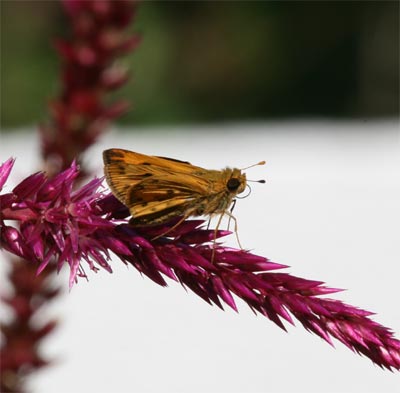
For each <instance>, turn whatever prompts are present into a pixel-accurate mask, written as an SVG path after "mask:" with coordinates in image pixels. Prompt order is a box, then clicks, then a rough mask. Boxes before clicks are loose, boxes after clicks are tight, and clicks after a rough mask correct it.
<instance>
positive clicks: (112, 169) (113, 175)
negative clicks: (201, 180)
mask: <svg viewBox="0 0 400 393" xmlns="http://www.w3.org/2000/svg"><path fill="white" fill-rule="evenodd" d="M103 160H104V173H105V175H106V179H107V183H108V185H109V186H110V188H111V190H112V191H113V193H114V194H115V195H116V197H117V198H118V199H119V200H120V201H121V202H122V203H124V204H126V205H127V206H129V204H128V203H127V200H126V198H127V194H128V191H129V189H130V188H131V187H134V186H135V185H136V184H138V183H140V182H141V181H142V180H144V179H146V178H148V177H150V176H165V175H169V174H171V173H180V174H182V175H189V174H194V173H196V174H201V173H204V172H207V171H206V170H205V169H203V168H200V167H196V166H194V165H191V164H190V163H188V162H184V161H179V160H175V159H171V158H164V157H155V156H147V155H145V154H140V153H135V152H132V151H129V150H123V149H109V150H105V151H104V152H103Z"/></svg>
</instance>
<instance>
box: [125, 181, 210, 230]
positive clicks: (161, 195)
mask: <svg viewBox="0 0 400 393" xmlns="http://www.w3.org/2000/svg"><path fill="white" fill-rule="evenodd" d="M205 186H206V182H205V181H204V180H203V179H201V178H198V177H196V176H193V175H186V176H185V177H184V179H182V176H181V175H177V174H170V175H166V176H153V177H149V178H147V179H144V180H142V181H141V182H139V183H138V184H136V185H134V186H132V187H131V188H130V189H129V191H128V195H127V200H126V202H127V205H128V206H129V210H130V212H131V214H132V219H131V223H132V224H136V225H151V224H160V223H164V222H166V221H168V220H170V219H171V218H173V217H178V216H182V215H183V216H190V215H193V214H195V212H196V211H197V210H198V208H199V207H200V206H201V205H202V203H203V201H204V198H205V196H206V194H205V190H204V187H205Z"/></svg>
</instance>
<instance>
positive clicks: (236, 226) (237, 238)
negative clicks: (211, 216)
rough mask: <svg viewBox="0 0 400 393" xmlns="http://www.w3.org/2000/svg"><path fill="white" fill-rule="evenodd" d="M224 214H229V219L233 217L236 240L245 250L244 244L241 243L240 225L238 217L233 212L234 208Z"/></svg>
mask: <svg viewBox="0 0 400 393" xmlns="http://www.w3.org/2000/svg"><path fill="white" fill-rule="evenodd" d="M224 214H226V215H228V216H229V219H232V220H233V221H234V223H235V235H236V240H237V242H238V244H239V247H240V248H241V249H242V250H243V247H242V245H241V243H240V240H239V234H238V225H237V219H236V217H235V216H234V215H233V214H232V210H231V211H226V212H225V213H224Z"/></svg>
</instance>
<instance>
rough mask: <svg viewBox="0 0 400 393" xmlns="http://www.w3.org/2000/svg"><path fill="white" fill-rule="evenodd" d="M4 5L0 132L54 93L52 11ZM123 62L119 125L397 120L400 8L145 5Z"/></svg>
mask: <svg viewBox="0 0 400 393" xmlns="http://www.w3.org/2000/svg"><path fill="white" fill-rule="evenodd" d="M0 4H1V126H2V127H3V128H9V127H16V126H22V125H26V124H35V123H38V122H40V121H42V120H43V119H45V116H46V111H47V108H46V102H47V101H48V100H49V99H50V98H51V97H52V96H54V95H56V94H57V89H58V80H57V78H58V73H59V70H58V58H57V55H56V52H55V51H54V50H53V47H52V42H53V40H54V39H55V38H57V37H62V36H64V37H65V36H67V31H68V26H67V19H66V17H65V16H64V14H63V11H62V9H61V7H60V4H59V2H58V1H40V0H37V1H11V0H10V1H7V0H2V1H1V2H0ZM132 30H133V31H136V32H138V33H140V34H141V35H142V37H143V40H142V43H141V44H140V46H139V48H138V49H137V50H136V51H135V52H134V53H133V54H132V55H130V56H129V57H126V58H124V59H123V60H122V61H123V62H124V63H126V64H127V65H128V66H129V68H130V69H131V70H132V79H131V80H130V82H129V84H128V85H126V86H125V87H124V88H123V89H121V91H120V92H118V95H122V96H124V97H126V98H128V99H130V100H131V101H132V102H133V110H132V111H131V112H130V113H129V114H127V115H126V116H125V117H124V118H123V119H121V120H120V122H123V123H125V124H126V123H135V124H160V123H162V124H166V123H175V124H176V123H188V122H213V121H234V120H261V119H270V118H288V117H312V116H314V117H321V116H325V117H326V116H329V117H346V118H353V117H361V118H366V117H371V116H396V117H398V116H399V2H398V1H354V2H342V1H334V2H330V1H319V2H313V1H311V2H305V1H298V2H287V1H282V2H277V1H263V2H240V1H236V2H214V1H213V2H207V1H205V2H197V1H196V2H190V1H188V2H170V1H168V2H155V1H143V2H142V3H141V4H140V5H139V8H138V14H137V17H136V21H135V23H134V24H133V26H132Z"/></svg>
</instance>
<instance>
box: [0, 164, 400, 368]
mask: <svg viewBox="0 0 400 393" xmlns="http://www.w3.org/2000/svg"><path fill="white" fill-rule="evenodd" d="M10 162H11V161H8V162H7V163H6V164H5V165H3V166H2V167H1V168H0V179H4V178H6V177H7V174H8V173H9V171H10ZM77 177H78V168H77V166H76V165H75V164H73V165H72V166H71V167H70V168H69V169H67V170H65V171H64V172H62V173H60V174H59V175H57V176H56V177H54V178H53V179H50V180H48V179H46V177H45V175H44V174H42V173H37V174H34V175H31V176H29V177H28V178H26V179H25V180H24V181H22V182H21V183H20V184H19V185H18V186H17V187H15V188H14V190H13V191H12V192H11V193H10V194H5V195H3V196H1V199H0V201H3V199H4V204H2V207H1V218H0V224H1V226H2V228H1V229H2V231H1V232H2V233H1V241H2V247H3V248H5V249H7V250H9V251H10V252H12V253H14V254H16V255H19V256H22V257H24V258H27V259H29V260H31V261H36V262H37V264H38V271H39V272H40V271H42V270H43V269H44V268H45V267H46V265H47V264H48V263H49V262H50V260H51V259H52V258H54V259H55V261H56V263H57V268H58V269H60V268H61V267H62V265H63V264H64V263H68V264H69V266H70V270H71V275H70V285H72V284H73V283H74V282H75V280H76V278H77V276H85V273H84V270H83V266H82V263H83V262H86V263H88V265H89V267H90V268H91V269H93V270H97V269H98V268H97V266H100V267H103V268H104V269H106V270H107V271H109V272H111V266H110V263H111V262H110V253H111V252H112V253H113V254H115V255H117V256H118V257H119V259H120V260H121V261H123V262H124V263H130V264H132V265H133V266H134V267H135V268H136V269H137V270H139V271H140V272H141V273H143V274H145V275H147V276H148V277H149V278H151V279H152V280H153V281H155V282H156V283H157V284H160V285H163V286H165V285H166V284H167V283H166V281H165V278H166V277H168V278H170V279H172V280H175V281H178V282H180V283H181V284H182V285H183V286H185V287H189V288H190V289H191V290H192V291H193V292H195V293H196V294H197V295H198V296H200V297H201V298H202V299H204V300H205V301H206V302H208V303H210V304H213V303H214V304H216V305H217V306H218V307H220V308H221V309H222V308H223V303H226V304H227V305H228V306H230V307H231V308H233V309H234V310H237V308H236V303H235V300H234V298H233V294H235V295H236V296H238V297H239V298H241V299H243V300H244V301H245V302H246V303H247V304H248V305H249V307H250V308H251V309H252V310H254V311H256V312H259V313H261V314H262V315H264V316H266V317H267V318H269V319H270V320H271V321H273V322H274V323H275V324H277V325H278V326H279V327H280V328H282V329H285V330H286V328H285V326H284V321H287V322H289V323H291V324H293V316H294V317H295V318H296V319H298V320H299V321H300V322H301V323H302V324H303V326H304V327H305V328H306V329H307V330H309V331H311V332H313V333H315V334H317V335H318V336H320V337H321V338H323V339H324V340H325V341H327V342H328V343H329V344H333V343H332V339H331V338H332V337H334V338H336V339H337V340H339V341H341V342H342V343H343V344H345V345H346V346H347V347H349V348H350V349H351V350H353V351H355V352H357V353H359V354H363V355H365V356H367V357H368V358H370V359H371V360H372V361H373V362H374V363H376V364H377V365H379V366H380V367H383V368H387V369H396V370H400V341H398V340H397V339H396V338H394V336H393V334H392V332H391V331H390V329H388V328H385V327H383V326H381V325H379V324H378V323H376V322H374V321H373V320H371V319H370V318H369V316H370V315H371V314H372V313H370V312H368V311H364V310H361V309H359V308H356V307H353V306H350V305H347V304H345V303H343V302H341V301H339V300H333V299H325V298H321V297H320V296H321V295H326V294H331V293H335V292H338V291H339V289H335V288H328V287H326V286H324V285H323V283H322V282H321V281H314V280H306V279H303V278H299V277H295V276H292V275H290V274H288V273H278V272H276V270H278V269H283V268H285V267H287V266H284V265H280V264H277V263H274V262H271V261H269V260H268V259H267V258H264V257H261V256H257V255H253V254H251V253H249V252H247V251H244V250H237V249H233V248H227V247H223V246H222V245H220V244H217V245H215V247H216V249H215V256H214V260H213V261H212V262H211V260H212V253H213V247H214V245H213V238H214V231H213V230H207V229H203V228H202V224H203V221H202V220H188V221H185V222H184V223H183V224H181V225H179V226H178V227H177V228H175V229H173V230H171V231H170V232H168V234H167V235H163V234H164V233H166V231H167V229H168V228H170V227H171V226H173V224H174V223H173V222H172V223H170V224H168V225H163V226H159V227H151V228H135V227H132V226H130V225H129V224H128V223H127V221H126V218H127V217H128V215H129V211H128V209H127V208H126V207H125V206H123V205H122V204H121V203H120V202H118V201H117V200H116V199H115V198H114V197H113V196H112V195H107V194H106V193H105V191H104V190H102V189H101V179H94V180H92V181H91V182H89V183H88V184H86V185H85V186H83V187H82V188H80V189H79V190H77V191H72V189H73V183H74V181H75V179H76V178H77ZM3 182H4V181H3ZM9 219H12V220H17V221H19V222H20V229H17V228H15V227H13V226H9V225H6V221H8V220H9ZM226 234H228V232H226V231H218V233H217V237H218V238H220V237H221V236H224V235H226ZM158 235H161V236H160V237H158V238H157V239H154V237H155V236H158Z"/></svg>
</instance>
